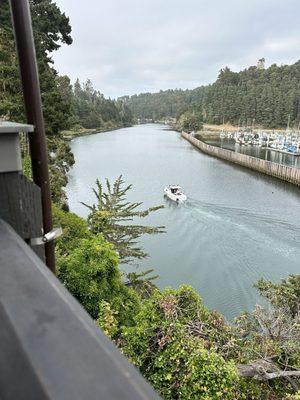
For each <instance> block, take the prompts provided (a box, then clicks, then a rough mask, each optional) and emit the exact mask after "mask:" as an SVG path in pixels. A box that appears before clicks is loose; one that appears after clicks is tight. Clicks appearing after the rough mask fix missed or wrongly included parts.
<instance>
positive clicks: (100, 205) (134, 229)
mask: <svg viewBox="0 0 300 400" xmlns="http://www.w3.org/2000/svg"><path fill="white" fill-rule="evenodd" d="M131 188H132V185H127V186H126V185H125V186H124V181H123V180H122V175H120V176H119V177H118V178H117V179H116V181H115V182H114V183H113V184H111V183H110V182H109V181H108V179H106V190H107V191H104V189H103V185H102V184H101V183H100V181H99V180H97V181H96V188H95V189H93V192H94V194H95V196H96V198H97V203H96V204H93V205H87V204H85V203H82V204H83V205H85V206H86V207H87V208H88V209H89V210H90V214H89V216H88V223H89V226H90V228H91V231H92V232H93V233H95V234H97V233H102V235H103V236H104V238H105V239H106V240H107V241H108V242H110V243H112V244H113V246H114V248H115V249H116V250H117V252H118V254H119V258H120V261H121V262H122V263H133V261H134V260H135V259H142V258H145V257H146V256H147V253H145V251H144V250H143V249H142V248H140V247H139V245H138V239H139V238H140V237H141V236H142V235H144V234H149V235H151V234H157V233H161V232H163V230H164V227H163V226H156V227H152V226H143V225H137V224H133V223H132V221H133V220H134V219H135V218H144V217H146V216H147V215H149V214H150V213H151V212H153V211H157V210H159V209H161V208H163V206H157V207H151V208H148V209H146V210H142V211H140V210H139V207H140V206H141V205H142V203H131V202H129V201H128V200H127V199H126V195H127V192H128V191H129V190H130V189H131Z"/></svg>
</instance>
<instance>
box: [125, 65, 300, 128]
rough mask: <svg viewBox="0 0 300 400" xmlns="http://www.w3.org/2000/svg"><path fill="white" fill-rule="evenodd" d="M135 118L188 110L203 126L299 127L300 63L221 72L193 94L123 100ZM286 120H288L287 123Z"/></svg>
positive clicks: (147, 95) (156, 117)
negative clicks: (211, 81)
mask: <svg viewBox="0 0 300 400" xmlns="http://www.w3.org/2000/svg"><path fill="white" fill-rule="evenodd" d="M127 104H128V105H129V107H130V108H131V110H132V112H133V114H134V116H135V117H136V118H150V119H153V120H159V119H162V118H167V117H178V116H179V115H180V114H182V113H183V112H185V111H186V110H187V109H190V110H195V111H197V112H200V113H201V114H202V118H203V121H204V122H205V123H211V124H221V123H222V122H223V121H224V122H226V123H231V124H235V125H252V123H255V124H256V125H261V126H263V127H268V128H277V127H285V126H286V125H287V121H288V118H290V124H291V126H296V127H297V126H298V125H299V123H300V61H298V62H296V63H295V64H293V65H282V66H277V65H276V64H274V65H271V66H270V67H269V68H267V69H264V68H258V67H255V66H252V67H249V68H248V69H245V70H244V71H241V72H233V71H231V70H230V69H229V68H227V67H226V68H224V69H222V70H221V71H220V73H219V76H218V79H217V80H216V82H215V83H213V84H212V85H208V86H201V87H199V88H196V89H194V90H167V91H160V92H159V93H153V94H150V93H142V94H140V95H134V96H131V97H129V98H127ZM289 116H290V117H289Z"/></svg>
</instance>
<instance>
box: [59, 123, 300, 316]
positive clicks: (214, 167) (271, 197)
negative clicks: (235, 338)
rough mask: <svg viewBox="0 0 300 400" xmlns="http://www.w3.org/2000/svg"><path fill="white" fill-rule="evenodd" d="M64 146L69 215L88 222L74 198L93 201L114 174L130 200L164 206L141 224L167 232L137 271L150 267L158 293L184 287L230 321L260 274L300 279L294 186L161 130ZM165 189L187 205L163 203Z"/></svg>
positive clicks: (252, 297) (149, 242)
mask: <svg viewBox="0 0 300 400" xmlns="http://www.w3.org/2000/svg"><path fill="white" fill-rule="evenodd" d="M71 148H72V151H73V153H74V155H75V160H76V164H75V166H74V167H73V168H72V170H71V171H70V174H69V184H68V187H67V195H68V198H69V205H70V209H71V210H72V211H74V212H76V213H77V214H79V215H81V216H86V215H87V211H88V210H87V209H86V208H85V207H84V206H83V205H81V204H80V201H83V202H85V203H88V204H91V203H93V202H94V200H95V199H94V197H93V193H92V190H91V187H92V186H93V185H94V183H95V180H96V178H99V179H101V180H104V178H106V177H107V178H109V179H110V180H113V179H115V178H116V177H117V176H118V175H120V174H122V175H123V178H124V180H125V181H126V182H127V183H132V184H133V190H132V191H131V193H130V200H133V201H137V202H139V201H142V202H143V203H144V205H145V207H146V206H154V205H159V204H164V205H165V208H164V209H162V210H159V211H157V212H156V213H154V214H152V215H151V216H149V217H147V219H146V221H145V222H147V223H149V224H155V225H165V226H166V233H165V234H160V235H154V236H145V237H144V238H143V239H142V240H141V243H142V245H143V246H144V248H145V249H146V251H147V252H148V253H149V254H150V256H149V258H147V259H146V260H144V261H143V262H142V263H141V266H142V267H143V268H154V269H155V272H156V273H157V274H159V279H158V280H157V282H156V283H157V284H158V285H159V286H160V287H165V286H173V287H178V286H179V285H181V284H183V283H187V284H190V285H192V286H193V287H194V288H195V289H196V290H197V291H198V292H199V293H200V294H201V296H202V298H203V301H204V303H205V304H206V305H207V306H208V307H210V308H213V309H217V310H219V311H221V312H222V313H223V314H224V315H225V316H226V318H228V319H232V318H233V317H235V316H237V315H238V314H239V313H240V312H241V311H243V310H251V309H252V307H253V306H254V304H255V303H256V302H257V301H258V300H259V297H258V294H257V292H256V290H255V289H254V288H253V284H254V283H255V282H256V281H257V280H258V279H259V278H262V277H264V278H267V279H271V280H273V281H275V282H277V281H279V280H280V279H281V278H285V277H287V275H288V274H295V273H300V201H299V194H300V189H299V188H297V187H294V186H292V185H291V184H288V183H284V182H281V181H279V180H276V179H275V178H272V177H269V176H264V175H262V174H258V173H256V172H253V171H250V170H247V169H245V168H242V167H239V166H236V165H233V164H230V163H227V162H224V161H221V160H219V159H217V158H213V157H210V156H208V155H205V154H203V153H201V152H200V151H198V150H197V149H195V148H194V147H193V146H192V145H191V144H190V143H188V142H187V141H185V140H184V139H183V138H181V137H180V135H179V133H177V132H174V131H171V130H168V129H166V127H165V126H163V125H154V124H148V125H137V126H134V127H131V128H123V129H120V130H117V131H113V132H106V133H99V134H94V135H91V136H85V137H79V138H76V139H74V140H73V141H72V142H71ZM172 183H175V184H177V183H178V184H180V185H181V186H182V187H183V188H184V190H185V192H186V194H187V196H188V201H187V202H186V203H185V204H181V205H177V204H175V203H172V202H170V201H168V200H167V199H164V197H163V189H164V186H165V185H167V184H172ZM124 268H125V269H128V267H126V266H125V267H124ZM129 269H130V267H129ZM132 269H133V268H132V267H131V270H132Z"/></svg>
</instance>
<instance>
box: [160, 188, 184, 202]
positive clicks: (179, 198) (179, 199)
mask: <svg viewBox="0 0 300 400" xmlns="http://www.w3.org/2000/svg"><path fill="white" fill-rule="evenodd" d="M164 193H165V196H167V197H168V198H169V199H170V200H172V201H175V202H176V203H183V202H184V201H186V200H187V197H186V195H185V194H183V193H181V194H180V195H178V194H174V193H172V192H171V190H170V189H169V188H165V189H164Z"/></svg>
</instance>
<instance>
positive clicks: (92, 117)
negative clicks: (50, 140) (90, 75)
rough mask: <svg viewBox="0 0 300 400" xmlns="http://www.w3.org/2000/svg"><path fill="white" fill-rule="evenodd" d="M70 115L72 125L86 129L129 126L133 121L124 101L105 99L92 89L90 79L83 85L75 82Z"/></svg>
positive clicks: (77, 81)
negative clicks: (71, 115)
mask: <svg viewBox="0 0 300 400" xmlns="http://www.w3.org/2000/svg"><path fill="white" fill-rule="evenodd" d="M72 113H73V121H72V124H73V125H76V124H77V125H78V124H79V125H80V126H82V127H83V128H88V129H89V128H102V127H103V126H107V127H109V126H110V125H114V124H117V125H120V126H129V125H131V124H132V120H133V118H132V113H131V111H130V109H129V107H128V106H127V105H126V104H125V102H124V101H122V100H118V101H115V100H111V99H105V97H104V95H103V94H102V93H100V92H99V91H97V90H95V89H94V88H93V84H92V82H91V81H90V79H88V80H87V81H86V82H83V83H80V82H79V80H78V79H77V80H76V82H75V84H74V88H73V91H72Z"/></svg>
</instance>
